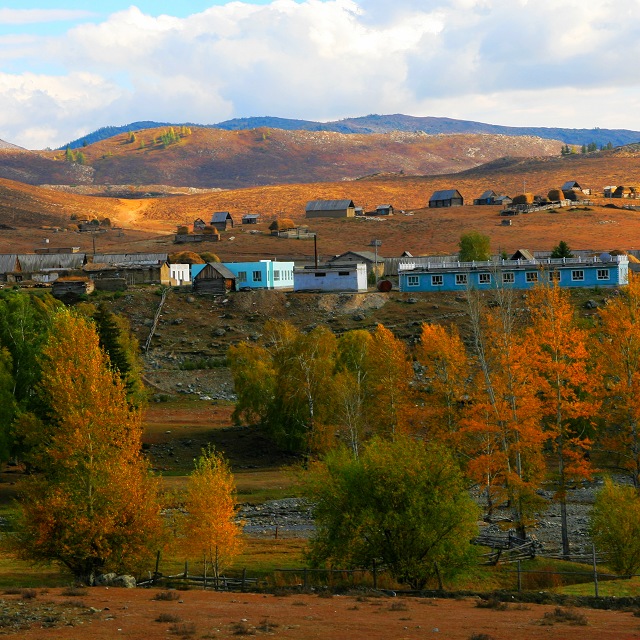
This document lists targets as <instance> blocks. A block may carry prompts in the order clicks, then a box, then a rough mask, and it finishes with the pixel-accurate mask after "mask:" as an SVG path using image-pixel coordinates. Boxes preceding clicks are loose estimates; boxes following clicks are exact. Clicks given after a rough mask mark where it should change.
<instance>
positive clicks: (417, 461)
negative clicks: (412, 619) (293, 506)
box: [306, 435, 478, 589]
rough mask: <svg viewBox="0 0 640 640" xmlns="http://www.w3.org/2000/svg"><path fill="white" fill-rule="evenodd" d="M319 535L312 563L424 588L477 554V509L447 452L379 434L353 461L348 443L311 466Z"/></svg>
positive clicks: (312, 544)
mask: <svg viewBox="0 0 640 640" xmlns="http://www.w3.org/2000/svg"><path fill="white" fill-rule="evenodd" d="M306 491H307V494H308V496H309V497H310V499H311V501H312V503H313V504H314V510H313V513H314V518H315V522H316V533H315V535H314V537H313V539H312V540H311V542H310V554H309V559H310V560H311V562H312V564H314V565H315V566H321V565H325V564H328V565H329V566H341V567H354V568H363V569H370V568H371V567H372V565H373V563H374V562H376V563H377V564H378V566H380V567H383V568H387V569H388V570H389V572H390V573H391V575H392V576H393V577H394V578H395V579H396V580H398V581H399V582H400V583H402V584H407V585H409V586H410V587H411V588H413V589H421V588H423V587H424V586H425V585H426V583H427V582H428V581H429V580H430V579H432V578H433V577H434V576H437V575H438V573H439V572H440V575H441V576H444V577H446V576H450V575H453V574H455V573H456V572H457V571H459V570H460V569H461V568H463V567H465V566H466V565H467V564H468V563H469V561H470V560H471V558H472V556H473V551H472V546H471V545H470V543H469V541H470V540H471V539H472V538H473V537H474V535H476V532H477V527H476V521H477V515H478V514H477V507H476V506H475V504H474V503H473V501H472V500H471V498H470V497H469V494H468V493H467V491H466V490H465V487H464V484H463V481H462V476H461V474H460V472H459V470H458V469H457V467H456V464H455V462H454V461H453V459H452V457H451V455H449V454H448V452H447V451H446V450H445V449H442V448H440V447H436V446H434V445H426V444H425V443H423V442H419V441H415V440H411V439H409V438H407V437H406V436H402V435H397V436H396V438H395V440H394V441H389V440H383V439H379V438H376V439H374V440H372V441H371V442H370V443H369V444H368V445H367V446H366V447H365V448H364V450H363V451H362V452H361V453H360V456H359V457H358V458H354V456H353V455H352V454H351V452H350V451H349V450H348V449H347V448H346V447H345V448H340V449H338V450H334V451H332V452H330V453H329V454H328V455H327V456H326V458H325V460H324V461H323V462H322V463H317V464H316V465H314V467H313V469H312V472H311V473H310V475H309V477H308V481H307V485H306Z"/></svg>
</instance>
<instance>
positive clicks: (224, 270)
mask: <svg viewBox="0 0 640 640" xmlns="http://www.w3.org/2000/svg"><path fill="white" fill-rule="evenodd" d="M207 264H208V265H209V266H211V267H213V269H214V270H215V271H217V272H218V273H219V274H220V275H221V276H222V277H223V278H226V279H228V280H235V279H236V274H235V273H233V271H231V270H230V269H229V267H225V266H224V265H223V264H222V262H209V263H207ZM202 273H204V269H202V271H200V273H198V274H197V275H196V276H194V280H197V279H198V277H199V276H200V274H202Z"/></svg>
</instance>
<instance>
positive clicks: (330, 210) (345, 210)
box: [305, 200, 356, 218]
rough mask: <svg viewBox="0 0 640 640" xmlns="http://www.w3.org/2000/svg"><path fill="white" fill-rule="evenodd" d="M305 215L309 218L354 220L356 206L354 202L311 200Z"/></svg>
mask: <svg viewBox="0 0 640 640" xmlns="http://www.w3.org/2000/svg"><path fill="white" fill-rule="evenodd" d="M305 215H306V217H307V218H353V217H355V215H356V206H355V205H354V204H353V200H310V201H309V202H307V206H306V207H305Z"/></svg>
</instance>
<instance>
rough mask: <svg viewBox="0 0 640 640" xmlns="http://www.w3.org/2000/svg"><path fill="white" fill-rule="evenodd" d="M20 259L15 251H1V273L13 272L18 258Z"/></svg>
mask: <svg viewBox="0 0 640 640" xmlns="http://www.w3.org/2000/svg"><path fill="white" fill-rule="evenodd" d="M17 259H18V256H17V254H15V253H1V254H0V273H11V272H13V271H15V270H16V260H17Z"/></svg>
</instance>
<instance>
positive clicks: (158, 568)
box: [153, 549, 160, 582]
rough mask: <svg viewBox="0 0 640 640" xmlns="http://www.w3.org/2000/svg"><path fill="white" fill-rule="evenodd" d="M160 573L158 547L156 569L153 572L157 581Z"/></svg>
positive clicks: (154, 579)
mask: <svg viewBox="0 0 640 640" xmlns="http://www.w3.org/2000/svg"><path fill="white" fill-rule="evenodd" d="M159 575H160V549H158V553H157V554H156V570H155V572H154V574H153V581H154V582H155V581H156V580H157V579H158V577H159Z"/></svg>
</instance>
